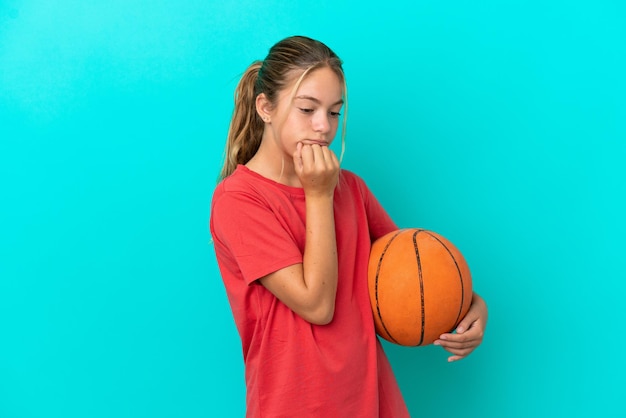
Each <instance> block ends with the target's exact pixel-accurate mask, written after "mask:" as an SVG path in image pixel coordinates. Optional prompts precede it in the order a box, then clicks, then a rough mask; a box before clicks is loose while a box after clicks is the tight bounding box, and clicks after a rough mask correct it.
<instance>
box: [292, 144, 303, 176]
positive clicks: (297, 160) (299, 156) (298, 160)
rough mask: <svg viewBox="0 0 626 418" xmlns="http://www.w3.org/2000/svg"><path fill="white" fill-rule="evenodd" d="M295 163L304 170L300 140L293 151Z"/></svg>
mask: <svg viewBox="0 0 626 418" xmlns="http://www.w3.org/2000/svg"><path fill="white" fill-rule="evenodd" d="M293 163H294V165H295V166H296V168H298V169H299V170H302V142H298V144H297V145H296V150H295V151H294V152H293Z"/></svg>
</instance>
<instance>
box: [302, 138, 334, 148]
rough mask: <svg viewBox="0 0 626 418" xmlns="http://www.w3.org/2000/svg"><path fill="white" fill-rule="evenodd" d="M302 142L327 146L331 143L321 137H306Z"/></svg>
mask: <svg viewBox="0 0 626 418" xmlns="http://www.w3.org/2000/svg"><path fill="white" fill-rule="evenodd" d="M302 144H304V145H314V144H317V145H319V146H320V147H327V146H328V145H329V144H328V142H326V141H322V140H319V139H305V140H304V141H302Z"/></svg>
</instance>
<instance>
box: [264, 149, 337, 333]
mask: <svg viewBox="0 0 626 418" xmlns="http://www.w3.org/2000/svg"><path fill="white" fill-rule="evenodd" d="M293 158H294V166H295V171H296V174H297V175H298V177H299V179H300V182H301V184H302V187H303V189H304V195H305V200H306V241H305V248H304V256H303V262H302V263H301V264H294V265H292V266H289V267H285V268H283V269H281V270H278V271H276V272H274V273H272V274H269V275H267V276H265V277H263V278H261V279H260V282H261V284H262V285H263V286H265V287H266V288H267V289H268V290H269V291H270V292H272V293H273V294H274V295H275V296H276V297H277V298H278V299H280V300H281V301H282V302H283V303H284V304H285V305H287V306H288V307H289V308H290V309H291V310H293V311H294V312H295V313H297V314H298V315H300V316H301V317H302V318H303V319H305V320H306V321H309V322H311V323H313V324H317V325H325V324H328V323H329V322H330V321H331V320H332V318H333V315H334V311H335V296H336V294H337V276H338V273H337V243H336V237H335V219H334V212H333V195H334V190H335V186H336V185H337V181H338V175H339V161H338V160H337V157H336V155H335V154H334V153H333V152H332V151H331V150H330V149H328V147H326V146H320V145H317V144H314V145H302V144H298V147H297V149H296V151H295V152H294V155H293Z"/></svg>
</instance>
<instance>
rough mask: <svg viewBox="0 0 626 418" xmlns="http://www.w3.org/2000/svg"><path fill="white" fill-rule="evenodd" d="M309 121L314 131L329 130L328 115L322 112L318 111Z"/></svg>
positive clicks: (324, 131)
mask: <svg viewBox="0 0 626 418" xmlns="http://www.w3.org/2000/svg"><path fill="white" fill-rule="evenodd" d="M311 123H312V125H313V130H314V131H315V132H319V133H323V134H325V133H328V132H329V131H330V127H331V123H330V120H329V116H328V115H327V114H326V113H324V112H318V113H317V114H316V115H314V116H313V120H312V121H311Z"/></svg>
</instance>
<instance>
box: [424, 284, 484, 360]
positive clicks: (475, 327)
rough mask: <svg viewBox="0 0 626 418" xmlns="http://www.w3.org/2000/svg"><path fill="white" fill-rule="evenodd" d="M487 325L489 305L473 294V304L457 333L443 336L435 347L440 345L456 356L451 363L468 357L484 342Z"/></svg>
mask: <svg viewBox="0 0 626 418" xmlns="http://www.w3.org/2000/svg"><path fill="white" fill-rule="evenodd" d="M486 325H487V304H485V301H484V300H483V298H481V297H480V296H478V294H477V293H474V294H473V297H472V304H471V305H470V308H469V311H468V312H467V315H465V317H464V318H463V320H461V322H460V323H459V325H458V326H457V327H456V330H455V331H456V333H447V334H441V336H440V337H439V339H438V340H436V341H434V342H433V344H434V345H440V346H441V347H443V348H444V349H445V350H447V351H449V352H450V353H452V354H454V355H453V356H450V357H448V361H449V362H453V361H457V360H461V359H463V358H465V357H467V356H468V355H469V354H470V353H471V352H472V351H474V349H476V347H478V346H479V345H480V343H481V342H482V341H483V335H484V333H485V326H486Z"/></svg>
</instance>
